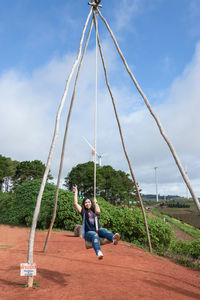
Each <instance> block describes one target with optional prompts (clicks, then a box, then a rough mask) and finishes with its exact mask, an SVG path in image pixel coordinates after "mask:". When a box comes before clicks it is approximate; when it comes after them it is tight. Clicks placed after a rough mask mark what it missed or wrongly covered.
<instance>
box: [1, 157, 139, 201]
mask: <svg viewBox="0 0 200 300" xmlns="http://www.w3.org/2000/svg"><path fill="white" fill-rule="evenodd" d="M44 171H45V164H43V163H42V162H41V161H40V160H33V161H22V162H19V161H16V160H12V159H11V158H9V157H5V156H3V155H0V190H1V191H4V192H10V191H14V190H15V188H16V187H17V186H18V185H21V184H22V183H23V182H25V181H28V180H33V179H41V178H42V177H43V174H44ZM96 176H97V188H96V194H97V196H100V197H102V198H104V199H105V200H106V201H108V202H110V203H112V204H114V205H117V204H120V205H122V204H123V205H128V206H130V205H131V204H132V203H133V202H134V201H135V198H136V196H135V195H136V193H135V187H134V184H133V181H132V180H131V179H130V178H129V174H127V173H125V172H123V171H121V170H118V171H117V170H115V169H113V168H112V167H111V166H109V165H107V166H100V165H98V164H97V171H96ZM48 179H53V177H52V175H51V173H50V172H49V176H48ZM75 184H76V185H77V187H78V190H79V196H80V197H81V198H82V197H93V189H94V163H93V162H91V161H90V162H87V163H83V164H78V165H77V166H75V167H73V168H72V170H71V171H70V172H69V173H68V174H67V176H66V177H65V178H64V186H65V187H66V188H67V189H68V190H69V191H72V187H73V185H75Z"/></svg>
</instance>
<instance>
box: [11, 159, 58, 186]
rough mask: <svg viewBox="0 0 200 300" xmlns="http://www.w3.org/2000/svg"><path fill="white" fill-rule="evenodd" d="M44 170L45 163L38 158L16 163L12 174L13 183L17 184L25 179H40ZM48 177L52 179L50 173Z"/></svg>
mask: <svg viewBox="0 0 200 300" xmlns="http://www.w3.org/2000/svg"><path fill="white" fill-rule="evenodd" d="M44 171H45V165H44V164H43V163H42V162H41V161H40V160H33V161H22V162H20V163H19V164H18V166H17V168H16V172H15V175H14V176H13V180H14V185H15V186H16V185H19V184H21V183H22V182H24V181H27V180H32V179H41V178H42V177H43V174H44ZM48 179H53V177H52V176H51V174H49V175H48Z"/></svg>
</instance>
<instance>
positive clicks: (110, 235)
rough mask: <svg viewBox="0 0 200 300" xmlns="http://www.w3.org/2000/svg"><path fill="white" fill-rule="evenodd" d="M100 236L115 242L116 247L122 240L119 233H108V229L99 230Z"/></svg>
mask: <svg viewBox="0 0 200 300" xmlns="http://www.w3.org/2000/svg"><path fill="white" fill-rule="evenodd" d="M98 233H99V236H100V237H103V238H106V239H107V240H109V241H111V242H113V243H114V244H115V245H117V244H118V241H119V240H120V235H119V233H115V234H113V233H112V232H110V231H108V229H106V228H99V232H98Z"/></svg>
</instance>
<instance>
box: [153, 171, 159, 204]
mask: <svg viewBox="0 0 200 300" xmlns="http://www.w3.org/2000/svg"><path fill="white" fill-rule="evenodd" d="M154 169H155V181H156V202H158V174H157V169H158V167H154Z"/></svg>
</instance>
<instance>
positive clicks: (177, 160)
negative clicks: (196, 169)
mask: <svg viewBox="0 0 200 300" xmlns="http://www.w3.org/2000/svg"><path fill="white" fill-rule="evenodd" d="M97 11H98V13H99V15H100V17H101V19H102V20H103V22H104V23H105V25H106V27H107V29H108V31H109V33H110V35H111V37H112V40H113V42H114V44H115V46H116V48H117V51H118V53H119V55H120V57H121V59H122V61H123V63H124V66H125V68H126V70H127V72H128V74H129V75H130V77H131V79H132V80H133V82H134V84H135V86H136V88H137V90H138V92H139V93H140V95H141V96H142V98H143V100H144V102H145V104H146V106H147V108H148V110H149V112H150V114H151V115H152V116H153V118H154V120H155V122H156V124H157V126H158V128H159V131H160V133H161V135H162V137H163V138H164V140H165V142H166V143H167V145H168V147H169V149H170V151H171V153H172V156H173V157H174V160H175V163H176V165H177V167H178V169H179V171H180V173H181V175H182V177H183V180H184V181H185V184H186V185H187V187H188V189H189V191H190V194H191V196H192V198H193V200H194V202H195V204H196V207H197V210H198V211H199V213H200V203H199V200H198V198H197V196H196V195H195V192H194V191H193V188H192V185H191V183H190V180H189V178H188V176H187V174H186V172H185V171H184V168H183V166H182V164H181V162H180V160H179V158H178V155H177V154H176V151H175V149H174V147H173V145H172V143H171V142H170V141H169V139H168V137H167V135H166V133H165V131H164V129H163V127H162V125H161V122H160V120H159V119H158V117H157V116H156V114H155V112H154V111H153V109H152V107H151V105H150V103H149V101H148V99H147V97H146V96H145V94H144V93H143V91H142V89H141V88H140V86H139V84H138V82H137V80H136V79H135V77H134V75H133V73H132V72H131V70H130V68H129V66H128V64H127V62H126V59H125V58H124V56H123V54H122V51H121V49H120V47H119V45H118V43H117V40H116V38H115V36H114V34H113V32H112V30H111V29H110V27H109V25H108V23H107V21H106V20H105V18H104V17H103V16H102V14H101V12H100V11H99V9H98V8H97Z"/></svg>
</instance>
